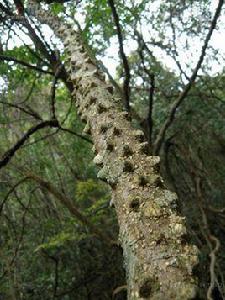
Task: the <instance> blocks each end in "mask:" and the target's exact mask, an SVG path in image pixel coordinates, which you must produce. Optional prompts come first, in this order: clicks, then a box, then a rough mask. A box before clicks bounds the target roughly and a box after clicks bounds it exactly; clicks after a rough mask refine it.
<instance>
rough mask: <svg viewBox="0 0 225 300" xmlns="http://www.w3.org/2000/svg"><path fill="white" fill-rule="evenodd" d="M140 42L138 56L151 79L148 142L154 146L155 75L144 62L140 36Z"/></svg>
mask: <svg viewBox="0 0 225 300" xmlns="http://www.w3.org/2000/svg"><path fill="white" fill-rule="evenodd" d="M138 41H139V43H140V46H141V47H140V49H139V51H138V54H139V56H140V59H141V62H142V65H143V69H144V72H145V73H146V74H147V75H148V77H149V79H150V90H149V110H148V117H147V122H148V141H149V144H150V145H151V144H152V130H153V119H152V112H153V99H154V92H155V75H154V74H153V73H151V72H150V70H148V69H147V68H146V66H145V61H144V54H143V48H144V44H143V43H144V41H143V39H141V37H140V36H139V35H138Z"/></svg>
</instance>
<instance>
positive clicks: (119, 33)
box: [108, 0, 130, 111]
mask: <svg viewBox="0 0 225 300" xmlns="http://www.w3.org/2000/svg"><path fill="white" fill-rule="evenodd" d="M108 4H109V6H110V8H111V10H112V15H113V19H114V23H115V25H116V30H117V37H118V42H119V52H120V56H121V59H122V61H123V68H124V72H125V74H124V76H125V78H124V82H123V92H124V97H125V109H126V110H127V111H129V110H130V66H129V62H128V59H127V57H126V55H125V52H124V48H123V35H122V31H121V27H120V23H119V16H118V13H117V11H116V7H115V5H114V1H113V0H108Z"/></svg>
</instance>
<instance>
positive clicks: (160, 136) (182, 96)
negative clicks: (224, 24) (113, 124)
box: [154, 0, 224, 155]
mask: <svg viewBox="0 0 225 300" xmlns="http://www.w3.org/2000/svg"><path fill="white" fill-rule="evenodd" d="M223 3H224V0H220V1H219V3H218V6H217V9H216V12H215V15H214V17H213V19H212V23H211V26H210V28H209V31H208V33H207V36H206V39H205V42H204V44H203V47H202V52H201V55H200V57H199V60H198V62H197V65H196V67H195V69H194V71H193V73H192V75H191V77H190V80H189V82H188V83H187V85H186V86H185V88H184V90H183V91H182V93H181V94H180V96H179V97H178V98H177V99H176V100H175V102H174V103H173V104H172V106H171V109H170V113H169V116H168V117H167V119H166V121H165V123H164V124H163V126H162V127H161V129H160V131H159V134H158V136H157V138H156V141H155V144H154V153H155V155H158V154H159V152H160V149H161V146H162V143H163V141H164V138H165V134H166V131H167V129H168V128H169V127H170V126H171V124H172V122H173V120H174V118H175V115H176V111H177V108H178V107H179V106H180V105H181V103H182V101H183V100H184V99H185V98H186V96H187V95H188V93H189V91H190V89H191V87H192V85H193V83H194V82H195V80H196V77H197V75H198V71H199V69H200V68H201V66H202V62H203V60H204V57H205V55H206V50H207V47H208V43H209V40H210V38H211V36H212V33H213V30H214V29H215V27H216V24H217V20H218V18H219V16H220V13H221V10H222V6H223Z"/></svg>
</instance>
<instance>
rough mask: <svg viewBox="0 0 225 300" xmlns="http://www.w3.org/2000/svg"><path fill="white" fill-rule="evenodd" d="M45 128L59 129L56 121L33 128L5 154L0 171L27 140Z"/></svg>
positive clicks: (49, 121)
mask: <svg viewBox="0 0 225 300" xmlns="http://www.w3.org/2000/svg"><path fill="white" fill-rule="evenodd" d="M45 127H58V121H56V120H47V121H43V122H41V123H39V124H37V125H35V126H33V127H31V128H30V129H29V130H28V131H27V132H26V133H25V134H24V136H23V137H22V138H21V139H20V140H19V141H17V143H16V144H15V145H14V146H13V147H12V148H10V149H9V150H8V151H6V152H5V153H4V154H3V156H2V159H1V160H0V169H1V168H2V167H4V166H6V165H7V164H8V162H9V161H10V160H11V159H12V157H13V156H14V154H15V153H16V151H17V150H19V149H20V148H21V146H23V144H24V143H25V142H26V140H28V139H29V137H30V136H31V135H32V134H34V133H35V132H36V131H38V130H39V129H42V128H45Z"/></svg>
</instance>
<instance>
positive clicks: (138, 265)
mask: <svg viewBox="0 0 225 300" xmlns="http://www.w3.org/2000/svg"><path fill="white" fill-rule="evenodd" d="M36 14H37V16H38V18H39V19H40V20H44V21H45V22H46V23H48V24H49V25H50V26H51V27H52V28H53V29H54V30H55V33H56V34H57V36H58V37H60V39H61V40H62V41H63V43H64V45H65V48H66V50H67V53H68V61H70V67H69V68H68V71H70V72H71V81H72V83H73V87H74V91H73V97H74V100H75V101H76V106H77V111H78V113H79V114H80V115H81V119H82V120H83V121H85V122H86V127H85V129H84V131H85V133H89V134H91V136H92V138H93V143H94V151H95V152H96V156H95V159H94V162H95V163H96V164H97V165H98V166H100V167H101V169H100V171H99V172H98V178H100V179H102V180H104V181H106V182H108V184H109V185H110V186H111V188H112V198H113V202H114V205H115V209H116V212H117V216H118V223H119V228H120V234H119V241H120V243H121V246H122V248H123V253H124V264H125V268H126V272H127V283H128V298H129V299H132V300H135V299H162V300H165V299H177V300H178V299H179V300H182V299H195V298H196V297H197V283H196V280H195V278H194V276H193V274H192V271H193V267H194V266H195V265H196V264H197V262H198V257H197V256H198V250H197V248H196V247H195V246H194V245H190V244H188V242H187V241H186V240H185V236H186V226H185V218H183V217H181V216H179V215H178V214H177V212H176V195H175V194H174V193H172V192H170V191H169V190H167V189H166V188H165V186H164V184H163V181H162V179H161V177H160V175H159V157H158V156H148V154H147V152H146V146H147V145H146V142H144V135H143V133H142V132H141V131H140V130H135V129H133V128H132V126H131V123H130V121H129V116H128V114H127V113H126V112H122V111H121V110H120V109H119V102H121V101H122V100H121V99H118V98H116V97H115V95H114V92H113V87H112V86H111V85H110V84H108V83H107V82H106V81H105V79H104V75H103V74H102V72H101V71H100V70H99V69H98V68H97V66H96V64H95V63H94V62H93V61H92V60H91V59H90V57H89V55H88V53H87V51H86V49H85V47H84V46H83V43H82V39H81V37H80V35H79V34H78V33H77V32H76V31H75V30H74V29H72V28H71V26H69V25H65V24H63V23H61V22H60V20H59V19H58V18H56V17H53V16H52V17H50V16H49V14H47V12H44V11H42V10H40V9H38V11H36Z"/></svg>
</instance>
